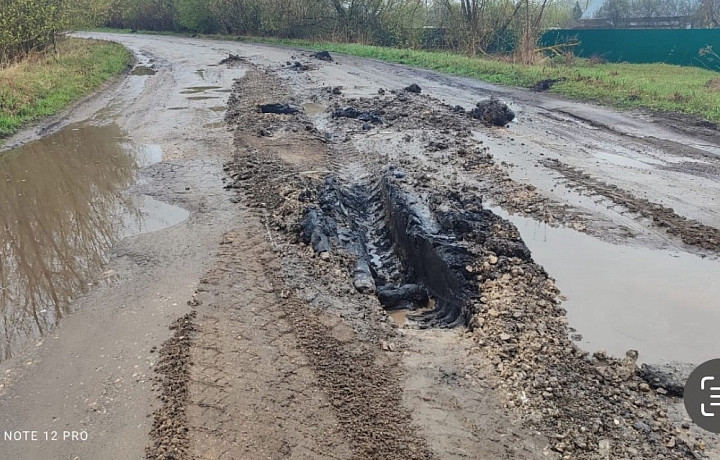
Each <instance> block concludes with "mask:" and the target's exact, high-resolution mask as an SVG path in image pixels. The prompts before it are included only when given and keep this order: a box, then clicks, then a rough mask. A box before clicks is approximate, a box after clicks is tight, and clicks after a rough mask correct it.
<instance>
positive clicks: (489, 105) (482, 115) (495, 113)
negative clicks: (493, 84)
mask: <svg viewBox="0 0 720 460" xmlns="http://www.w3.org/2000/svg"><path fill="white" fill-rule="evenodd" d="M470 115H471V116H472V117H473V118H476V119H478V120H481V121H482V122H484V123H486V124H488V125H493V126H505V125H507V124H508V123H510V122H511V121H513V120H514V119H515V113H514V112H513V111H512V110H510V107H508V106H507V104H505V103H504V102H500V100H499V99H496V98H494V97H493V98H490V99H488V100H486V101H481V102H478V103H477V104H476V105H475V108H474V109H472V110H471V111H470Z"/></svg>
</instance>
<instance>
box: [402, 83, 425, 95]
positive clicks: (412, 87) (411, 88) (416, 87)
mask: <svg viewBox="0 0 720 460" xmlns="http://www.w3.org/2000/svg"><path fill="white" fill-rule="evenodd" d="M405 91H407V92H408V93H415V94H420V93H421V92H422V88H420V85H418V84H416V83H413V84H412V85H410V86H408V87H406V88H405Z"/></svg>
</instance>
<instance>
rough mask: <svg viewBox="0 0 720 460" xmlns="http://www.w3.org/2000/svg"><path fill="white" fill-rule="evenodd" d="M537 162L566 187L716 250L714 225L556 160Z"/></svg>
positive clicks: (719, 239)
mask: <svg viewBox="0 0 720 460" xmlns="http://www.w3.org/2000/svg"><path fill="white" fill-rule="evenodd" d="M541 164H542V165H543V166H545V167H547V168H549V169H552V170H553V171H556V172H558V173H560V174H561V175H562V176H563V177H564V178H565V179H566V180H567V181H568V185H569V186H570V187H572V188H575V189H579V190H587V191H588V192H590V193H593V194H596V195H600V196H603V197H605V198H607V199H609V200H611V201H612V202H613V203H615V204H616V205H618V206H622V207H623V208H625V209H627V210H628V211H629V212H631V213H634V214H637V215H639V216H642V217H644V218H647V219H650V221H651V222H652V224H653V225H654V226H655V227H657V228H660V229H663V230H665V231H666V232H667V233H668V234H670V235H673V236H676V237H678V238H679V239H680V240H681V241H682V242H683V243H685V244H687V245H690V246H695V247H698V248H701V249H706V250H709V251H714V252H720V229H718V228H716V227H711V226H709V225H705V224H703V223H701V222H698V221H696V220H693V219H688V218H686V217H683V216H680V215H678V214H677V213H675V211H674V210H673V209H671V208H668V207H666V206H663V205H661V204H657V203H653V202H651V201H649V200H646V199H644V198H638V197H635V196H633V195H631V194H630V193H628V192H627V191H625V190H623V189H621V188H619V187H617V186H614V185H610V184H608V183H606V182H603V181H601V180H599V179H596V178H593V177H591V176H590V175H589V174H586V173H584V172H583V171H582V170H580V169H577V168H573V167H572V166H569V165H567V164H565V163H562V162H561V161H559V160H542V161H541Z"/></svg>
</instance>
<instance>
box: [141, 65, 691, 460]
mask: <svg viewBox="0 0 720 460" xmlns="http://www.w3.org/2000/svg"><path fill="white" fill-rule="evenodd" d="M286 71H290V70H286ZM292 72H297V71H294V70H293V71H292ZM338 92H339V91H335V90H334V89H333V90H330V91H329V90H328V89H325V88H320V89H318V90H317V91H316V92H314V93H311V95H310V96H311V97H310V98H309V100H310V102H312V103H323V104H327V105H332V104H335V109H333V110H336V109H337V108H339V107H341V105H340V104H341V103H342V104H348V103H353V104H354V105H355V106H356V107H357V110H358V111H360V112H367V113H371V114H373V116H376V117H384V119H385V121H384V122H383V123H377V126H373V125H372V124H371V123H369V122H367V121H363V120H356V119H354V118H346V117H331V113H332V111H331V110H330V109H329V110H328V112H327V113H324V114H320V115H318V116H317V117H316V118H315V119H311V118H310V117H309V116H308V115H307V114H306V113H305V112H304V111H302V110H299V111H297V112H294V113H291V114H268V113H260V112H259V111H258V110H257V106H258V105H259V104H270V103H281V104H292V105H293V106H301V104H302V103H303V102H306V99H305V98H306V97H307V94H305V95H304V96H300V95H297V94H292V93H291V92H290V91H289V90H288V89H287V88H286V87H285V86H284V85H282V84H281V83H280V81H279V80H278V79H277V78H276V76H275V75H273V73H272V72H270V71H262V70H257V69H252V70H249V71H248V72H247V74H246V75H245V77H244V78H242V79H240V80H238V82H237V83H236V85H235V88H234V92H233V94H232V96H231V99H230V103H229V104H230V106H229V110H228V115H227V118H226V120H227V122H228V124H229V125H230V126H231V127H233V128H234V129H235V145H236V147H237V152H236V155H235V159H234V160H233V161H232V162H230V163H229V164H227V165H226V170H227V172H228V174H229V178H228V180H227V184H226V187H227V188H230V189H237V190H238V195H237V198H236V199H235V200H236V201H237V202H238V212H240V213H243V215H244V216H245V218H244V221H245V222H246V224H245V227H244V228H241V229H238V232H237V233H233V234H228V235H226V238H225V240H224V241H223V245H221V251H220V256H219V260H218V264H217V266H216V268H215V269H213V270H212V271H211V272H210V273H209V274H208V276H207V277H206V279H205V280H204V282H203V284H202V285H201V289H200V290H199V291H200V292H198V294H197V296H196V298H194V299H193V300H192V302H193V304H195V305H196V308H197V311H198V318H197V324H196V327H197V330H198V333H197V338H195V339H193V345H192V346H191V350H192V356H193V363H194V364H193V366H191V370H190V373H189V376H188V378H189V381H190V384H189V387H190V394H191V401H190V402H189V403H188V406H187V409H186V410H187V413H188V426H187V427H186V428H187V429H188V430H189V439H190V453H189V454H188V455H189V456H190V457H200V458H238V456H239V458H265V457H270V458H287V457H300V458H362V459H366V458H367V459H371V458H373V459H374V458H394V459H395V458H398V459H404V458H408V459H409V458H413V459H415V458H418V459H420V458H467V457H470V458H497V456H498V455H500V456H502V457H507V458H546V457H550V458H552V457H558V458H559V457H562V458H607V457H611V458H615V457H620V458H621V457H625V456H636V457H637V456H641V457H643V458H692V456H695V455H700V453H699V452H700V451H701V449H703V448H704V447H703V446H704V444H703V443H702V441H701V440H700V439H699V438H698V439H693V438H692V437H690V436H688V435H687V434H686V433H684V432H681V431H680V430H679V429H678V428H677V427H675V426H673V424H672V422H671V421H670V420H669V418H668V415H667V401H666V400H665V399H664V398H663V396H661V395H659V394H658V393H655V392H654V391H651V390H652V389H651V388H650V387H649V386H648V385H647V384H646V383H645V382H644V381H643V380H642V379H641V378H640V377H639V376H638V375H637V372H636V365H635V359H636V357H637V356H636V354H633V353H632V352H629V354H628V357H627V358H626V359H624V360H618V359H614V358H611V357H608V356H606V355H604V354H602V353H596V354H595V355H593V356H590V355H588V354H587V353H585V352H583V351H581V350H579V349H578V348H577V347H576V346H575V345H574V344H573V343H572V342H571V341H570V340H569V338H568V327H567V321H566V318H565V311H564V310H563V309H562V307H560V305H559V299H558V297H559V291H558V289H557V288H556V287H555V285H554V282H553V280H552V278H550V276H549V275H548V274H547V273H546V272H545V271H544V270H543V268H542V267H540V266H539V265H537V264H535V263H534V262H533V260H532V257H531V255H530V253H529V251H528V249H527V247H526V246H525V244H524V243H523V242H522V240H521V238H520V236H519V234H518V232H517V229H515V227H514V226H513V225H512V224H510V223H509V222H508V221H506V220H504V219H502V218H500V217H498V216H497V215H495V214H494V213H492V212H491V211H490V210H488V209H486V208H485V207H484V206H483V202H482V197H483V195H490V196H493V197H495V196H498V197H499V196H506V201H505V203H506V204H508V206H510V207H511V208H512V207H516V208H517V209H523V210H525V211H526V212H527V213H528V214H533V215H537V216H539V217H541V218H545V219H548V218H549V216H553V217H552V218H553V219H559V220H560V221H563V222H578V221H582V216H581V215H580V214H578V213H576V212H575V211H573V210H572V209H567V208H565V207H563V206H560V205H557V204H554V203H552V202H550V201H548V200H547V199H546V198H544V197H541V196H538V195H537V194H535V192H534V190H533V189H531V188H526V187H524V186H522V184H516V183H514V182H513V181H512V180H510V179H509V178H508V177H507V175H506V174H503V173H502V170H501V169H500V168H497V166H496V165H495V164H494V162H493V160H492V156H491V154H489V153H488V152H487V151H486V150H485V149H483V148H482V147H480V148H478V147H477V145H476V143H475V141H474V140H473V138H472V136H470V135H469V134H468V132H469V131H468V132H466V131H464V130H469V127H468V126H469V125H468V123H473V121H472V120H470V119H468V118H467V117H465V116H464V115H463V114H461V113H460V112H459V111H453V109H452V108H451V107H445V106H443V105H442V104H439V103H438V102H437V101H434V100H432V99H431V98H428V97H426V96H418V95H409V94H405V93H403V92H402V91H397V92H394V93H391V94H390V95H387V96H383V97H380V96H378V97H376V98H368V99H360V100H345V99H344V98H343V97H342V95H341V94H338ZM270 98H272V99H270ZM401 114H404V115H401ZM453 114H454V115H453ZM393 116H394V118H393ZM368 119H371V118H368ZM388 120H390V121H388ZM379 126H382V127H383V129H385V130H392V131H393V132H395V133H396V135H397V137H398V138H404V139H405V140H404V142H406V143H408V144H409V145H408V148H407V152H405V151H403V149H402V148H400V149H397V148H396V149H395V150H392V149H389V150H388V151H391V153H387V152H378V151H376V150H374V149H373V148H369V147H368V146H373V147H375V146H376V144H373V143H368V139H371V136H373V135H374V133H375V131H376V130H378V129H379V128H378V127H379ZM451 126H458V127H459V128H457V130H456V131H455V132H453V129H452V128H450V127H451ZM418 127H421V128H422V131H420V132H418ZM410 133H412V135H411V134H410ZM414 136H419V137H420V138H421V139H422V140H425V141H426V142H425V141H423V142H422V143H421V144H420V147H419V149H418V143H417V142H415V140H414V139H413V137H414ZM408 138H409V139H408ZM430 139H432V140H430ZM450 139H454V140H452V141H450ZM392 152H395V153H392ZM397 152H400V153H399V154H398V153H397ZM408 152H409V153H408ZM454 168H457V169H454ZM458 171H462V174H458ZM433 173H434V174H433ZM465 175H472V177H473V180H472V181H470V180H467V181H465V180H464V179H463V177H465ZM508 196H509V197H510V198H509V199H508V198H507V197H508ZM251 210H252V211H251ZM263 225H264V228H263ZM383 305H384V306H385V307H388V308H390V309H392V308H397V307H398V306H400V307H401V308H407V309H418V310H420V311H419V312H418V313H416V314H415V315H412V314H411V315H410V316H409V322H408V323H407V324H406V326H405V327H406V328H407V327H411V328H412V327H416V328H417V327H432V326H442V327H452V326H461V327H466V326H467V327H468V333H467V334H466V336H467V337H471V338H472V341H473V343H474V346H473V347H472V350H473V351H472V353H473V356H474V358H475V359H476V360H477V361H476V362H474V364H472V365H471V366H467V367H465V368H464V369H463V371H462V374H460V373H458V372H455V371H452V372H448V371H446V370H443V369H440V371H441V373H440V374H441V375H439V376H438V378H437V380H435V381H432V382H430V383H427V385H429V386H430V387H431V388H436V387H437V388H439V387H440V386H442V388H444V389H445V393H443V394H446V396H445V397H444V399H440V400H437V401H434V404H435V406H434V407H435V409H437V410H439V411H441V412H443V413H445V414H446V417H448V418H451V417H458V418H466V419H469V418H472V417H473V415H472V413H471V412H469V411H468V408H467V407H462V409H460V408H459V406H458V404H456V403H453V402H452V401H453V398H457V397H458V395H460V394H462V393H463V392H464V391H468V389H469V388H470V386H469V384H468V383H467V382H473V381H483V382H486V384H485V385H484V386H481V387H478V388H476V389H475V390H473V391H474V393H473V394H475V395H476V397H477V401H476V403H477V404H478V406H476V410H477V412H478V413H482V414H483V416H482V418H483V419H484V420H483V421H482V422H480V423H479V424H476V425H473V424H470V423H469V424H468V425H467V426H464V427H458V428H456V431H454V432H453V431H452V430H451V431H450V432H446V433H445V432H444V433H442V434H438V433H436V432H434V431H436V430H434V427H433V424H432V422H431V421H429V419H428V418H425V417H424V416H423V413H424V412H423V410H422V409H421V408H420V407H419V405H418V406H417V407H414V406H407V396H405V397H404V396H403V393H404V391H405V389H406V388H407V385H408V384H407V383H403V382H407V380H406V377H405V376H404V373H403V369H408V368H409V365H408V364H407V363H409V362H411V361H412V360H411V357H414V356H416V355H413V353H412V352H411V351H410V350H411V349H412V347H411V346H410V345H409V344H407V343H405V342H404V341H405V340H409V339H408V337H413V335H412V334H410V333H409V332H408V333H406V332H404V329H400V330H398V329H397V325H396V324H394V323H393V322H392V321H390V320H389V319H388V318H387V316H386V315H385V314H384V312H383ZM417 333H418V334H423V331H418V332H417ZM413 334H415V332H413ZM428 334H429V332H428ZM415 337H417V340H418V341H419V342H421V343H431V342H432V339H430V337H432V335H427V336H418V335H415ZM453 340H454V341H455V343H452V341H445V342H444V343H442V344H441V345H440V344H438V343H435V344H434V345H433V346H434V347H440V349H443V347H445V348H444V349H443V350H444V351H443V352H444V353H447V354H452V353H453V350H458V349H459V348H460V347H459V345H458V344H459V343H461V342H462V340H464V339H460V338H459V337H458V338H456V339H453ZM402 350H404V351H402ZM398 351H402V353H398ZM443 352H441V353H443ZM405 353H407V355H405ZM403 356H408V361H407V362H406V363H404V362H403ZM426 365H430V364H429V363H426ZM409 378H410V379H412V375H410V376H409ZM448 388H451V390H450V391H449V393H447V392H448ZM435 393H436V394H439V393H441V392H439V391H437V392H435ZM482 393H484V394H482ZM416 402H417V401H416ZM498 402H499V405H498V406H493V404H497V403H498ZM500 405H501V406H502V407H503V409H497V410H495V411H493V412H492V413H488V412H487V408H488V407H500ZM483 409H484V410H483ZM460 411H462V413H461V412H460ZM488 420H492V423H491V422H488ZM520 420H521V421H522V422H523V425H522V427H518V426H517V422H518V421H520ZM490 426H492V429H494V430H495V431H502V432H507V433H511V432H512V433H515V434H516V436H518V438H521V439H524V440H525V444H524V445H521V444H522V443H516V444H515V445H509V444H507V443H504V442H503V441H502V440H498V439H495V438H494V437H493V435H492V433H491V432H489V431H488V430H489V429H490V428H489V427H490ZM498 427H499V428H498ZM538 435H541V436H538ZM440 438H446V439H462V441H457V442H456V441H453V442H455V444H454V445H452V446H450V445H449V443H448V442H447V441H446V440H445V441H444V440H443V439H440ZM179 439H181V440H182V438H179ZM159 444H160V445H163V443H162V442H160V443H159ZM156 445H157V444H156ZM459 451H462V453H459ZM491 452H492V453H491ZM153 458H155V457H153ZM181 458H182V457H181Z"/></svg>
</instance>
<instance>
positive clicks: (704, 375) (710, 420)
mask: <svg viewBox="0 0 720 460" xmlns="http://www.w3.org/2000/svg"><path fill="white" fill-rule="evenodd" d="M683 399H684V402H685V410H687V413H688V415H690V418H691V419H692V421H693V422H695V423H696V424H697V425H698V426H699V427H700V428H703V429H705V430H707V431H710V432H713V433H720V359H711V360H710V361H707V362H704V363H702V364H701V365H699V366H698V367H697V368H695V370H694V371H692V374H690V377H689V378H688V380H687V382H686V383H685V390H684V393H683Z"/></svg>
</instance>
